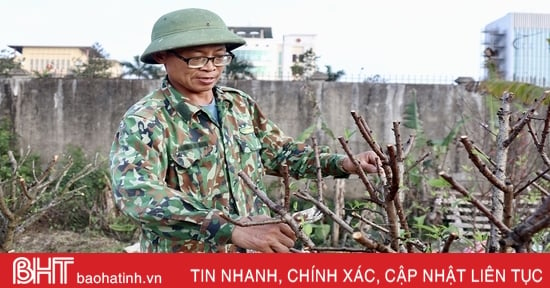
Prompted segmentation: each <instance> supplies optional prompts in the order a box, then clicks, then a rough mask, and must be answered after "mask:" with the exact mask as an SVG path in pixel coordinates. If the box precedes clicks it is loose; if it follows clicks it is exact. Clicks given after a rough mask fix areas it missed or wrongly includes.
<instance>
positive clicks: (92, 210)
mask: <svg viewBox="0 0 550 288" xmlns="http://www.w3.org/2000/svg"><path fill="white" fill-rule="evenodd" d="M67 155H68V156H69V157H65V158H64V160H63V161H61V162H60V163H59V164H60V165H66V164H67V162H66V161H68V159H69V158H70V159H71V160H72V161H73V164H72V166H71V168H70V169H69V170H68V171H67V174H66V177H65V179H64V180H63V181H62V182H61V183H60V186H61V187H65V186H66V185H68V184H69V183H68V179H71V178H72V177H73V176H74V175H76V174H77V173H78V172H79V171H81V170H82V169H84V167H85V166H86V165H88V164H89V163H91V162H92V161H95V160H94V159H90V158H89V157H88V156H87V155H85V153H84V152H83V150H82V149H81V148H80V147H74V146H68V148H67ZM107 175H108V170H107V167H106V165H101V166H100V167H99V168H98V169H96V170H95V171H93V172H92V173H90V174H88V175H87V176H86V177H84V178H82V179H80V180H78V181H76V182H74V183H72V184H71V185H72V186H71V187H68V188H73V189H74V188H75V187H82V189H81V190H80V193H79V195H80V197H74V198H72V199H70V200H68V201H66V202H65V203H64V204H63V205H62V206H60V207H58V209H55V211H51V212H49V213H48V215H47V219H48V221H49V223H50V226H52V227H56V228H60V229H67V230H82V229H102V228H104V226H105V225H106V223H105V222H106V219H105V217H107V216H108V215H103V213H104V208H105V207H103V205H104V204H103V203H105V200H110V199H105V190H106V188H107V187H108V185H109V179H108V176H107Z"/></svg>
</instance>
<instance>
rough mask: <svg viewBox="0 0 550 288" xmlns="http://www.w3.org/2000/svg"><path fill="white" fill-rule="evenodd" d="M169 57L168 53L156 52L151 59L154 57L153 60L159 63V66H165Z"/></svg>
mask: <svg viewBox="0 0 550 288" xmlns="http://www.w3.org/2000/svg"><path fill="white" fill-rule="evenodd" d="M167 56H168V53H166V51H160V52H155V53H153V55H151V57H153V59H155V61H157V63H159V64H164V63H165V62H166V57H167Z"/></svg>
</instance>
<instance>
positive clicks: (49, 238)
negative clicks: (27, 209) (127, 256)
mask: <svg viewBox="0 0 550 288" xmlns="http://www.w3.org/2000/svg"><path fill="white" fill-rule="evenodd" d="M129 245H132V242H124V241H120V240H117V239H115V238H113V237H108V236H105V235H102V234H101V233H99V232H87V231H85V232H73V231H62V230H52V229H48V228H42V229H40V228H33V229H29V230H27V231H25V232H24V233H23V234H21V235H19V237H17V240H16V244H15V245H14V246H15V252H124V250H123V249H124V247H127V246H129Z"/></svg>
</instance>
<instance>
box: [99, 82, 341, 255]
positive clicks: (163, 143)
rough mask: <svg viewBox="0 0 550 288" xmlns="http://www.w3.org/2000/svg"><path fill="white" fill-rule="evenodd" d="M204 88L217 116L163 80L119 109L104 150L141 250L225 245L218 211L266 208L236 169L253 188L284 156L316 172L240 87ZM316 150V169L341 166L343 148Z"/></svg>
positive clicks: (305, 153)
mask: <svg viewBox="0 0 550 288" xmlns="http://www.w3.org/2000/svg"><path fill="white" fill-rule="evenodd" d="M214 94H215V99H216V107H217V110H218V116H219V119H220V123H219V124H218V123H216V121H214V120H213V119H215V118H212V117H211V116H210V115H209V114H208V113H209V112H208V111H207V110H206V109H201V107H199V106H195V105H192V104H189V103H186V102H185V100H184V96H183V95H181V94H180V93H179V92H177V91H176V90H175V89H174V88H173V87H171V86H170V84H169V83H168V81H166V80H164V81H163V84H162V86H161V87H160V89H158V90H156V91H154V92H152V93H150V94H149V95H147V96H145V97H144V98H142V99H141V100H140V101H138V102H137V103H136V104H134V105H133V106H132V107H131V108H130V109H129V110H128V111H127V112H126V113H125V115H124V116H123V119H122V121H121V123H120V126H119V128H118V130H117V132H116V135H115V139H114V142H113V145H112V147H111V152H110V166H111V177H112V184H113V195H114V199H115V202H116V204H117V206H118V207H119V208H120V209H121V211H123V212H124V213H125V214H126V215H128V216H130V217H131V218H132V219H135V220H136V221H138V223H139V224H140V226H141V227H140V228H141V231H142V234H141V251H142V252H224V251H226V252H227V251H233V250H232V249H233V248H235V247H234V245H231V233H232V231H233V229H234V225H233V224H231V223H230V222H227V221H226V220H224V219H223V218H222V217H220V216H219V215H220V213H224V214H225V215H227V216H229V217H231V218H232V219H235V220H238V219H240V217H244V216H248V215H257V214H265V215H269V211H268V208H267V206H266V205H265V204H264V203H263V202H262V201H261V200H260V199H259V198H257V197H256V196H255V194H254V193H253V191H252V190H251V189H250V188H248V186H247V185H246V184H245V183H244V181H243V180H242V179H241V178H240V177H239V176H238V174H237V173H239V171H243V172H244V173H246V174H247V175H248V176H249V177H250V178H251V179H252V180H253V181H254V183H256V185H257V186H258V187H259V188H260V189H262V190H263V188H264V184H263V182H262V177H263V176H264V175H265V174H270V175H278V171H280V167H281V164H284V163H285V162H286V163H288V165H289V172H290V174H291V176H293V177H295V178H315V177H316V169H315V155H314V151H313V149H312V148H311V147H309V146H307V145H305V144H303V143H297V142H295V141H294V140H293V139H292V138H291V137H288V136H286V135H285V134H284V133H283V132H282V131H281V130H280V129H279V128H278V127H277V125H275V124H274V123H273V122H272V121H270V120H269V119H267V118H266V116H265V115H264V114H263V113H262V111H261V110H260V108H259V107H258V105H257V103H256V102H255V101H254V100H253V99H252V98H251V97H250V96H249V95H247V94H245V93H243V92H242V91H239V90H236V89H232V88H227V87H219V86H217V87H215V88H214ZM320 151H321V154H320V160H321V166H322V173H323V175H324V176H328V175H333V176H335V177H345V176H347V174H346V173H345V172H344V171H343V170H342V169H341V168H340V167H341V165H340V164H341V161H342V159H343V157H344V156H343V155H337V154H331V153H329V151H328V149H327V148H326V147H323V148H322V149H321V150H320ZM287 161H288V162H287ZM263 191H265V190H263Z"/></svg>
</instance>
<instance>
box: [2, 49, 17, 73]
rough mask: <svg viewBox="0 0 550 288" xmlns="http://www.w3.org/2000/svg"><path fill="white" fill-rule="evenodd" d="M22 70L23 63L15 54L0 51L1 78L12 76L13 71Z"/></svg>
mask: <svg viewBox="0 0 550 288" xmlns="http://www.w3.org/2000/svg"><path fill="white" fill-rule="evenodd" d="M20 69H21V61H20V60H17V59H16V58H15V52H14V51H13V50H7V49H2V50H1V51H0V76H6V77H7V76H10V75H11V73H12V72H13V71H15V70H20Z"/></svg>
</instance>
